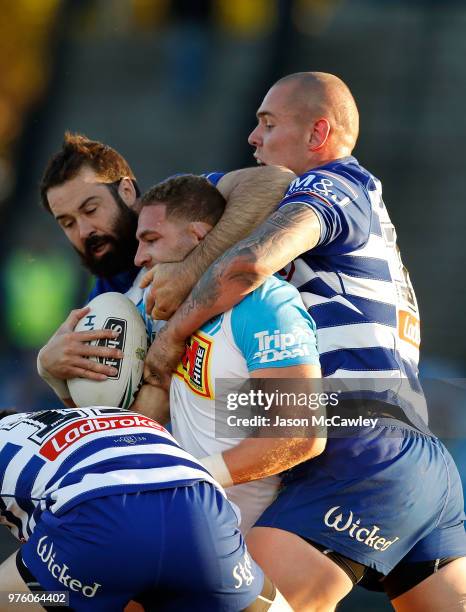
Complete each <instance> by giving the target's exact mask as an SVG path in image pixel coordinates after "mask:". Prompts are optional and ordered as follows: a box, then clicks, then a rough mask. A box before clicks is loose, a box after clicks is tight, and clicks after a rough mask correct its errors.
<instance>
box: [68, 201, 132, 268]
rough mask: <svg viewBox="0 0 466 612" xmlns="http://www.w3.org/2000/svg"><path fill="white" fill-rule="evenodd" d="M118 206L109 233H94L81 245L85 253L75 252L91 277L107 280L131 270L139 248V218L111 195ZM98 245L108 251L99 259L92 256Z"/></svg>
mask: <svg viewBox="0 0 466 612" xmlns="http://www.w3.org/2000/svg"><path fill="white" fill-rule="evenodd" d="M112 195H113V196H114V198H115V202H116V204H117V206H118V208H117V214H116V217H115V220H114V224H113V227H112V234H113V235H109V234H98V235H97V234H94V235H91V236H89V237H88V238H87V239H86V241H85V243H84V253H81V252H80V251H78V250H77V249H75V250H76V252H77V253H78V255H79V257H80V259H81V263H82V264H83V266H84V267H85V268H87V269H88V270H89V272H91V274H94V276H100V277H110V276H115V275H116V274H120V273H121V272H128V271H129V270H132V269H133V267H134V257H135V255H136V251H137V248H138V241H137V240H136V229H137V225H138V216H137V214H136V213H135V212H134V210H131V209H130V208H128V206H126V204H125V203H124V201H123V200H122V198H121V197H120V195H119V194H118V193H115V192H113V193H112ZM101 244H109V245H110V249H109V250H108V251H107V252H106V253H104V254H103V255H102V256H101V257H96V256H95V255H94V252H93V249H94V248H95V247H97V246H100V245H101Z"/></svg>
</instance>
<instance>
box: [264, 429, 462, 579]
mask: <svg viewBox="0 0 466 612" xmlns="http://www.w3.org/2000/svg"><path fill="white" fill-rule="evenodd" d="M387 423H392V424H391V425H388V424H387ZM393 423H395V421H393V420H391V421H385V424H384V425H380V424H379V425H378V426H376V427H375V428H374V429H371V428H367V429H366V428H363V429H361V430H359V431H358V432H353V435H348V436H347V437H344V438H333V439H329V440H328V441H327V447H326V449H325V451H324V452H323V453H322V455H320V456H319V457H316V458H315V459H311V460H310V461H307V462H305V463H303V464H301V465H300V466H298V467H297V468H294V469H293V470H291V471H290V472H289V473H288V475H287V477H285V479H284V484H283V488H282V490H281V492H280V494H279V495H278V497H277V499H276V500H275V501H274V503H272V504H271V506H269V508H267V510H266V511H265V512H264V514H263V515H262V516H261V517H260V518H259V520H258V521H257V523H256V526H257V527H275V528H277V529H283V530H285V531H289V532H291V533H295V534H297V535H299V536H301V537H303V538H305V539H307V540H310V541H312V542H315V543H316V544H320V545H322V546H325V547H326V548H329V549H331V550H332V551H335V552H338V553H340V554H341V555H344V556H345V557H348V558H350V559H353V560H354V561H357V562H359V563H361V564H363V565H366V566H368V567H371V568H374V569H375V570H377V571H378V572H380V573H382V574H385V575H386V574H388V573H389V572H390V571H391V570H392V569H393V568H394V567H395V566H396V565H397V564H398V563H399V562H400V561H403V562H417V561H427V560H434V559H439V558H444V557H450V556H453V557H455V556H464V555H466V532H465V530H464V525H463V521H464V519H465V515H464V501H463V492H462V487H461V481H460V478H459V474H458V470H457V468H456V466H455V464H454V462H453V460H452V458H451V456H450V454H449V453H448V451H447V450H446V448H445V447H444V446H443V444H442V443H441V442H440V441H439V440H437V439H436V438H434V437H431V436H428V435H425V434H422V433H419V432H418V431H417V430H415V429H413V428H410V427H409V426H405V425H403V424H399V425H398V424H395V425H393Z"/></svg>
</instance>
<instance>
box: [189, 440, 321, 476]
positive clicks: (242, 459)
mask: <svg viewBox="0 0 466 612" xmlns="http://www.w3.org/2000/svg"><path fill="white" fill-rule="evenodd" d="M324 448H325V439H324V438H314V439H312V440H309V439H307V438H273V439H271V438H247V439H245V440H243V441H242V442H240V443H239V444H238V445H237V446H235V447H233V448H231V449H228V450H226V451H224V452H223V453H222V454H221V458H220V457H218V456H214V457H213V460H211V459H210V457H207V458H204V460H201V461H202V462H203V463H205V465H206V467H207V469H209V471H211V473H212V475H213V476H214V477H215V478H216V479H217V480H219V482H220V484H222V485H223V486H225V487H228V486H232V485H237V484H242V483H245V482H250V481H253V480H258V479H260V478H266V477H268V476H274V475H275V474H280V473H281V472H284V471H285V470H288V469H289V468H292V467H294V466H295V465H298V464H299V463H302V462H303V461H307V460H308V459H311V458H313V457H316V456H317V455H319V454H320V453H321V452H322V451H323V450H324ZM222 460H223V462H224V464H225V467H226V470H227V471H225V469H223V465H221V462H222Z"/></svg>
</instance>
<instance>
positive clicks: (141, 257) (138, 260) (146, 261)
mask: <svg viewBox="0 0 466 612" xmlns="http://www.w3.org/2000/svg"><path fill="white" fill-rule="evenodd" d="M134 265H135V266H137V267H138V268H144V267H146V268H150V267H152V266H151V261H150V257H149V256H148V254H147V253H146V252H145V249H144V246H143V245H142V244H139V246H138V250H137V251H136V255H135V256H134Z"/></svg>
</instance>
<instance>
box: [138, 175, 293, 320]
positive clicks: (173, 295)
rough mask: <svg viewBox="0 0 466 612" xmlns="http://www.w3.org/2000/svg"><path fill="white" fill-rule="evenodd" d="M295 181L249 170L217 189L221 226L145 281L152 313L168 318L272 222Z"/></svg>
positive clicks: (224, 179) (223, 180) (228, 177)
mask: <svg viewBox="0 0 466 612" xmlns="http://www.w3.org/2000/svg"><path fill="white" fill-rule="evenodd" d="M294 178H295V174H294V173H293V172H291V170H288V169H287V168H282V167H280V166H264V167H260V168H243V169H242V170H235V171H233V172H229V173H228V174H226V175H225V176H223V177H222V178H221V179H220V181H219V183H218V185H217V189H218V190H219V191H220V193H221V194H222V195H223V197H224V198H225V200H226V201H227V204H226V208H225V212H224V213H223V215H222V217H221V219H220V220H219V222H218V223H217V224H216V226H215V227H214V228H213V229H212V231H210V232H209V234H208V235H207V236H206V237H205V239H204V240H203V241H202V242H201V244H200V245H199V246H198V247H197V248H196V249H194V250H193V251H192V252H191V253H190V254H189V255H188V256H187V257H186V259H184V260H183V261H182V262H177V263H164V264H158V265H156V266H155V267H154V268H153V269H152V270H151V271H150V272H148V273H147V274H146V276H145V277H144V279H143V282H142V285H141V286H142V287H144V286H148V285H149V284H151V283H152V286H151V288H150V290H149V291H148V292H147V295H146V309H147V312H148V313H151V314H152V317H153V318H154V319H165V320H166V319H168V318H169V317H170V316H171V315H172V314H173V313H174V312H175V310H176V309H177V308H178V307H179V306H180V304H181V303H182V302H183V300H184V299H185V298H186V297H187V295H188V294H189V292H190V291H191V289H192V288H193V287H194V285H195V284H196V283H197V281H198V280H199V279H200V278H201V276H202V274H203V273H204V272H205V271H206V270H207V268H208V267H209V266H210V264H211V263H212V262H213V261H215V260H216V259H217V257H219V255H221V254H222V253H224V252H225V251H226V250H227V249H228V248H230V247H231V246H232V245H234V244H236V243H237V242H239V241H240V240H242V239H243V238H245V237H246V236H248V235H249V234H250V233H251V232H252V231H253V230H254V229H255V228H257V227H258V226H260V224H261V223H263V222H264V221H265V220H266V219H267V218H268V217H269V215H270V214H271V212H272V211H273V210H275V209H276V207H277V205H278V203H279V202H280V200H281V199H282V197H283V194H284V193H285V190H286V188H287V187H288V185H289V184H290V182H291V181H292V180H293V179H294Z"/></svg>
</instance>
